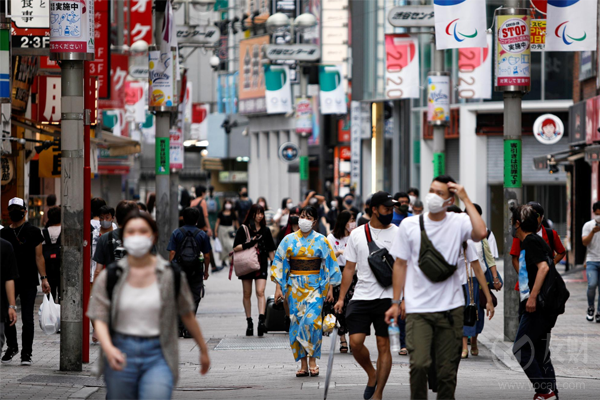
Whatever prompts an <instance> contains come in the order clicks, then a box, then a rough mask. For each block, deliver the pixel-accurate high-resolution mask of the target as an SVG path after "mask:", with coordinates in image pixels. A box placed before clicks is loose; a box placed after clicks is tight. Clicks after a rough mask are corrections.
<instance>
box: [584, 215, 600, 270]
mask: <svg viewBox="0 0 600 400" xmlns="http://www.w3.org/2000/svg"><path fill="white" fill-rule="evenodd" d="M595 226H596V221H595V220H591V221H588V222H586V223H585V225H583V230H582V231H581V236H582V237H583V236H587V235H589V234H590V232H592V229H594V227H595ZM586 261H600V232H598V233H596V234H595V235H594V237H593V238H592V241H591V242H590V244H588V246H587V256H586Z"/></svg>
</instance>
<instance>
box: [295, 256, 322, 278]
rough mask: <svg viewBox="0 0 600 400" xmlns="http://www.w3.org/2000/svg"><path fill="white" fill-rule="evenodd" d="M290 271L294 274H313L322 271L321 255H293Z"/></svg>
mask: <svg viewBox="0 0 600 400" xmlns="http://www.w3.org/2000/svg"><path fill="white" fill-rule="evenodd" d="M290 270H291V271H290V272H291V273H292V274H294V275H312V274H318V273H320V272H321V257H291V258H290Z"/></svg>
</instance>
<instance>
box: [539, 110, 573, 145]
mask: <svg viewBox="0 0 600 400" xmlns="http://www.w3.org/2000/svg"><path fill="white" fill-rule="evenodd" d="M564 134H565V127H564V125H563V123H562V121H561V120H560V118H558V117H557V116H556V115H552V114H543V115H540V116H539V117H538V118H537V119H536V120H535V122H534V124H533V136H535V138H536V139H537V140H538V141H539V142H540V143H543V144H554V143H557V142H558V141H559V140H560V139H562V137H563V135H564Z"/></svg>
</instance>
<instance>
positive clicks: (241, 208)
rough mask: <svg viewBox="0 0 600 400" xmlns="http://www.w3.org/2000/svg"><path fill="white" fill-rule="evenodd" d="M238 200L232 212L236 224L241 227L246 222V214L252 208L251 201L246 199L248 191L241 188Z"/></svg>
mask: <svg viewBox="0 0 600 400" xmlns="http://www.w3.org/2000/svg"><path fill="white" fill-rule="evenodd" d="M239 195H240V198H239V199H238V200H237V201H236V202H235V206H234V211H235V213H236V215H237V220H238V224H239V225H242V224H243V223H244V221H245V220H246V214H248V211H249V210H250V207H252V199H250V198H249V197H248V189H247V188H246V187H243V188H242V189H240V193H239Z"/></svg>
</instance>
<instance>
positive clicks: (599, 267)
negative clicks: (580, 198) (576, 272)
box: [581, 201, 600, 323]
mask: <svg viewBox="0 0 600 400" xmlns="http://www.w3.org/2000/svg"><path fill="white" fill-rule="evenodd" d="M592 209H593V212H594V218H593V219H592V220H591V221H588V222H586V223H585V225H583V230H582V232H581V239H582V242H583V245H584V246H586V247H587V255H586V256H585V269H586V274H587V280H588V288H587V299H588V310H587V315H586V319H587V320H588V321H590V322H592V321H593V320H594V298H595V297H596V291H598V308H597V309H596V322H598V323H600V289H598V287H599V285H598V277H599V276H600V235H599V234H598V232H600V201H597V202H595V203H594V205H593V206H592Z"/></svg>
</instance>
